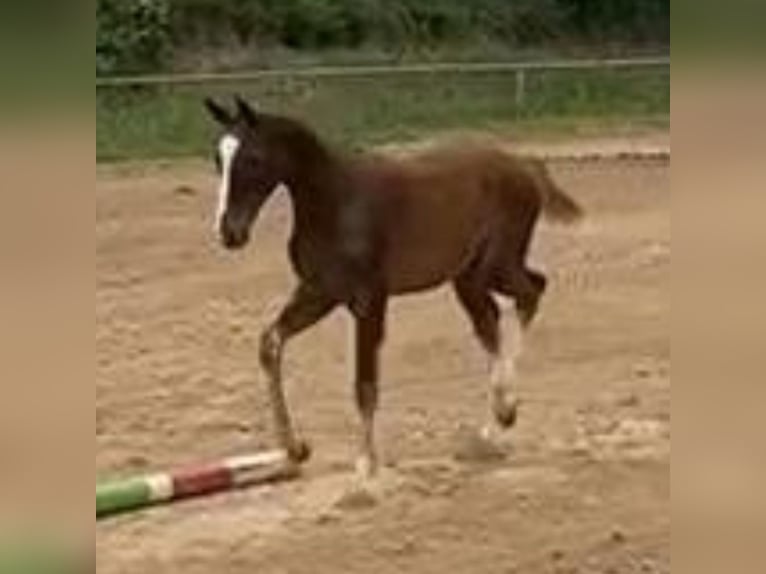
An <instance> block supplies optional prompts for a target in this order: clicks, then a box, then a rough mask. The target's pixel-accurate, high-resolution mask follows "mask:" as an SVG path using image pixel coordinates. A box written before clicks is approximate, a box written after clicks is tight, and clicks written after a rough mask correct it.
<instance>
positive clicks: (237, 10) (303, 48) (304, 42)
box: [96, 0, 670, 74]
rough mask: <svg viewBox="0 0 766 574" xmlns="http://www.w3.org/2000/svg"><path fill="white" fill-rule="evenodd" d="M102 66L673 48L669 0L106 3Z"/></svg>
mask: <svg viewBox="0 0 766 574" xmlns="http://www.w3.org/2000/svg"><path fill="white" fill-rule="evenodd" d="M96 20H97V36H96V71H97V73H99V74H109V73H125V72H151V71H160V70H168V69H179V68H181V69H183V68H193V69H195V70H199V69H200V68H206V69H211V68H214V69H220V68H231V67H243V66H253V65H254V64H258V65H261V66H268V65H274V64H280V63H282V62H284V61H285V60H289V61H291V62H294V61H296V60H298V61H302V60H304V59H305V60H307V61H316V60H318V59H319V60H323V61H324V60H327V59H332V60H338V59H341V60H354V59H362V60H367V61H369V60H373V59H375V60H380V59H385V60H402V59H418V60H422V59H424V58H442V59H443V58H445V57H449V58H451V59H455V58H460V59H475V58H486V57H487V56H497V55H505V56H508V55H514V54H520V53H525V54H528V53H530V52H543V53H546V54H550V53H552V52H555V53H558V54H561V53H570V52H572V51H575V52H581V51H583V50H584V51H596V52H598V53H600V54H604V53H610V54H615V53H625V52H631V53H635V52H636V51H644V50H655V51H656V50H657V49H665V48H666V47H667V46H668V45H669V43H670V0H640V1H637V0H133V1H130V2H125V1H124V0H98V4H97V10H96Z"/></svg>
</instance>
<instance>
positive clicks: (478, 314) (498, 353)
mask: <svg viewBox="0 0 766 574" xmlns="http://www.w3.org/2000/svg"><path fill="white" fill-rule="evenodd" d="M454 287H455V293H456V294H457V297H458V301H459V302H460V304H461V306H462V307H463V308H464V309H465V311H466V313H467V314H468V317H469V318H470V320H471V323H472V325H473V328H474V331H475V333H476V336H477V337H478V339H479V341H480V342H481V344H482V347H483V348H484V350H485V351H487V353H488V354H489V356H490V361H491V373H490V394H489V398H490V407H491V410H492V414H493V415H494V419H495V421H496V422H497V423H498V424H499V425H500V427H502V428H509V427H511V426H513V425H514V424H515V422H516V418H517V410H518V403H517V401H516V400H514V398H513V395H512V393H511V389H510V385H509V383H510V381H511V379H512V378H513V372H512V371H513V370H514V366H513V364H512V362H510V363H509V360H508V357H507V356H506V353H504V352H503V348H504V344H503V343H504V341H503V338H504V337H505V334H504V333H501V328H500V323H501V311H500V307H499V306H498V304H497V301H495V299H494V298H493V297H492V294H491V292H490V289H489V288H488V286H487V284H486V282H483V281H481V280H479V279H478V277H477V276H476V275H475V274H464V275H462V276H460V277H458V278H457V279H456V280H455V283H454Z"/></svg>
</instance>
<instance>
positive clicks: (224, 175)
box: [215, 134, 240, 231]
mask: <svg viewBox="0 0 766 574" xmlns="http://www.w3.org/2000/svg"><path fill="white" fill-rule="evenodd" d="M239 145H240V143H239V139H238V138H236V137H235V136H233V135H231V134H226V135H225V136H223V137H222V138H221V141H220V142H218V157H219V158H220V160H221V183H220V185H219V187H218V209H217V210H216V217H215V228H216V231H219V230H220V229H221V224H222V223H223V216H224V214H225V213H226V208H227V207H228V205H229V193H230V191H231V167H232V165H234V157H235V156H236V155H237V150H238V149H239Z"/></svg>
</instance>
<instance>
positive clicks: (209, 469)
mask: <svg viewBox="0 0 766 574" xmlns="http://www.w3.org/2000/svg"><path fill="white" fill-rule="evenodd" d="M233 484H234V481H233V475H232V473H231V471H230V470H229V469H228V468H226V467H223V466H202V467H196V468H190V469H185V470H181V471H179V472H176V473H174V474H173V490H174V495H175V498H184V497H188V496H200V495H202V494H208V493H211V492H217V491H220V490H227V489H229V488H231V487H232V486H233Z"/></svg>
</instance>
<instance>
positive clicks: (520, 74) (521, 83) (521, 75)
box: [516, 68, 527, 116]
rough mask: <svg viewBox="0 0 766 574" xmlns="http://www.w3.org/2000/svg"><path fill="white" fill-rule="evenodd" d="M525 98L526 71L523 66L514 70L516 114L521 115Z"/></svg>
mask: <svg viewBox="0 0 766 574" xmlns="http://www.w3.org/2000/svg"><path fill="white" fill-rule="evenodd" d="M526 98H527V72H526V70H524V69H523V68H519V69H518V70H516V115H517V116H518V115H521V111H522V109H524V101H525V100H526Z"/></svg>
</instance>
